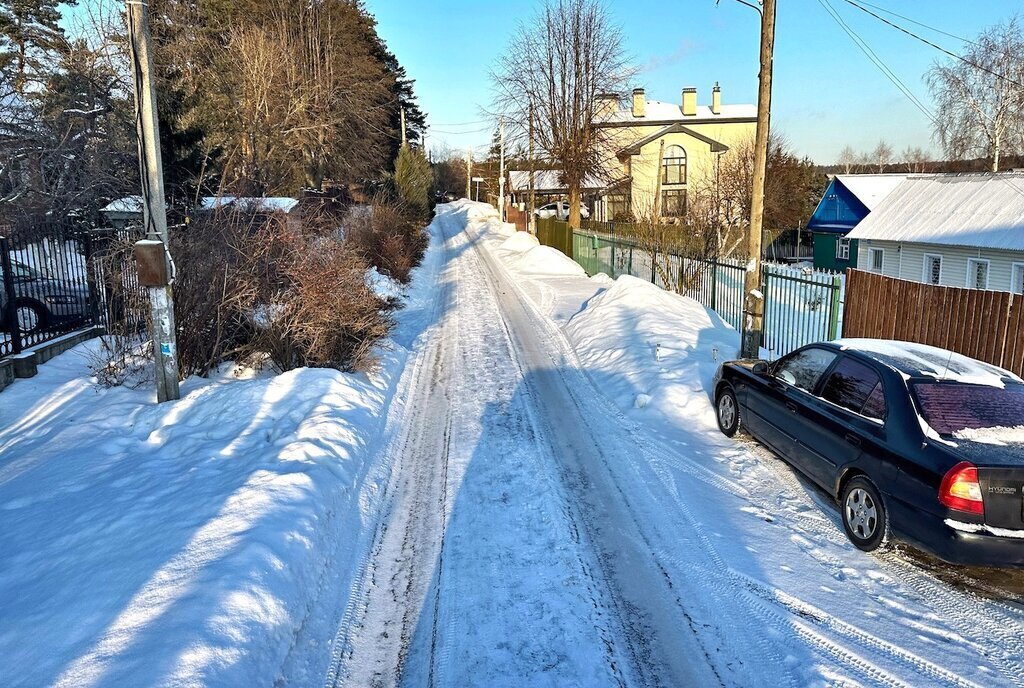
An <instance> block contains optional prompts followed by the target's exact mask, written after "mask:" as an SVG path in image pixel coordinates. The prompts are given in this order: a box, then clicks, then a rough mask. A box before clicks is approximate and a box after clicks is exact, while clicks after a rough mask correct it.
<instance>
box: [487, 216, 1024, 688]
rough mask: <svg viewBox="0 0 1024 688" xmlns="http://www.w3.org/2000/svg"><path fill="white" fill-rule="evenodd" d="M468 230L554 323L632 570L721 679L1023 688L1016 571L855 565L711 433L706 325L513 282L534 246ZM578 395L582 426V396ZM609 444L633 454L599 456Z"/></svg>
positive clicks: (565, 284)
mask: <svg viewBox="0 0 1024 688" xmlns="http://www.w3.org/2000/svg"><path fill="white" fill-rule="evenodd" d="M468 232H469V233H470V234H471V235H475V236H478V237H480V243H481V244H482V245H484V246H486V247H487V250H488V251H489V252H491V253H492V254H494V255H496V256H498V257H500V259H501V260H502V262H503V263H504V267H505V269H506V270H507V272H508V274H509V276H510V277H511V280H510V283H514V285H515V286H514V287H512V288H514V289H515V290H516V291H518V292H519V293H521V294H523V295H524V296H526V297H528V299H529V301H530V303H529V305H530V306H532V307H533V308H534V309H535V310H536V311H537V312H538V313H539V314H540V315H542V316H546V317H547V318H548V319H549V322H551V323H552V324H553V325H555V326H556V327H557V329H558V330H559V334H560V336H561V338H562V339H563V341H564V344H565V345H566V346H565V349H567V350H568V351H567V352H566V354H565V363H564V367H565V368H566V369H572V368H576V367H578V368H579V369H580V370H581V371H582V372H583V374H584V376H585V377H586V378H588V382H589V383H591V384H592V385H593V388H596V389H597V390H599V391H600V392H602V393H603V394H602V395H601V396H603V397H605V398H606V399H607V400H610V401H611V402H612V405H613V406H612V408H607V407H606V408H605V411H604V415H603V418H604V419H605V421H603V422H601V423H597V424H593V425H591V427H590V429H591V431H592V432H593V433H594V434H595V435H596V436H597V443H598V444H599V445H600V446H601V447H602V449H603V450H604V451H605V452H606V454H607V459H608V461H607V463H606V466H607V467H608V470H609V471H610V473H611V474H612V475H613V476H614V479H615V481H616V483H617V484H618V485H620V486H621V489H622V490H623V492H624V493H625V494H626V495H628V497H627V499H628V500H629V501H631V502H632V508H633V509H635V511H636V513H640V514H644V515H645V516H648V517H649V520H644V519H641V523H642V524H643V525H642V527H641V529H642V530H644V536H645V538H646V539H647V542H648V543H649V544H650V549H651V558H650V560H649V561H647V562H638V563H637V564H638V565H641V566H642V565H647V566H657V567H660V568H661V569H662V571H663V572H664V574H665V575H666V576H668V577H670V578H671V580H672V583H673V586H674V588H675V589H677V590H680V591H681V593H680V594H681V595H683V596H684V602H683V604H682V606H681V609H680V611H681V612H684V613H683V614H680V618H679V619H678V622H679V623H680V624H684V623H688V624H690V625H692V626H693V627H695V628H696V629H697V635H698V637H701V638H703V641H704V643H705V647H707V648H712V649H709V651H708V653H707V659H708V661H709V664H710V665H711V666H712V667H713V668H714V671H715V673H716V675H717V676H718V677H719V678H720V679H721V681H722V683H724V684H727V685H734V684H739V685H774V684H787V685H807V684H815V683H820V684H860V685H865V684H866V685H984V686H992V685H1019V684H1021V683H1024V673H1022V670H1024V613H1022V609H1021V606H1020V604H1019V603H1018V602H1017V601H1016V598H1019V597H1020V590H1021V576H1020V574H1017V573H1012V572H1000V573H998V574H995V575H992V574H989V573H988V572H984V571H976V570H956V569H951V568H949V567H945V566H942V565H938V564H936V563H935V562H932V561H929V560H927V559H924V560H918V559H917V557H916V555H911V554H909V553H907V552H900V551H898V552H896V553H893V554H889V555H885V556H883V557H874V556H871V555H868V554H864V553H862V552H860V551H858V550H856V549H855V548H854V547H853V546H852V545H850V544H849V542H848V541H847V540H846V537H845V535H844V534H843V532H842V529H841V526H840V523H839V517H838V514H837V512H836V510H835V509H834V507H833V506H832V505H831V504H830V503H829V500H828V498H827V496H825V495H823V494H822V493H820V492H819V491H817V490H816V489H814V488H812V487H811V486H809V485H808V484H807V483H805V482H803V481H802V480H800V479H798V478H796V477H795V475H794V474H793V472H792V471H791V470H790V469H789V468H788V467H786V466H785V465H784V464H783V463H782V462H781V461H779V460H777V459H776V458H774V457H773V456H772V455H770V454H769V453H768V452H766V451H764V450H763V449H761V448H759V447H757V446H756V445H753V444H752V443H750V442H744V441H733V440H729V439H727V438H725V437H724V436H722V435H721V434H720V433H719V432H718V430H717V427H716V426H715V422H714V416H713V412H712V409H711V405H710V403H709V400H708V389H709V383H710V380H711V376H712V375H713V373H714V370H715V367H716V366H717V362H718V361H720V360H721V359H723V358H728V357H730V356H732V355H733V354H734V353H735V350H736V348H737V346H738V336H737V333H736V332H735V331H733V330H732V329H731V328H729V327H728V326H727V325H724V324H723V323H722V322H721V321H720V319H719V318H718V317H717V316H716V315H714V314H713V313H709V312H708V311H707V310H706V309H704V308H703V307H701V306H700V305H699V304H697V303H696V302H694V301H692V300H689V299H685V298H682V297H679V296H676V295H673V294H669V293H666V292H664V291H662V290H660V289H658V288H657V287H655V286H653V285H651V284H649V283H647V282H645V281H642V280H636V279H633V278H629V277H623V278H620V279H618V280H617V281H615V282H614V283H612V284H609V283H608V280H606V279H602V278H598V279H590V280H588V279H585V278H580V277H578V276H577V275H575V274H574V271H573V270H571V269H567V270H565V271H564V273H562V274H557V270H555V269H554V265H552V269H550V270H548V271H547V272H548V274H546V275H545V274H542V273H544V272H545V271H544V270H537V269H535V270H533V271H532V272H531V273H530V274H525V273H523V272H521V271H519V270H518V269H517V265H519V264H522V263H524V262H530V258H529V253H532V252H534V251H537V250H538V249H536V248H530V247H529V240H527V239H524V238H519V237H517V238H515V239H512V240H510V239H509V236H510V232H511V228H510V227H508V226H502V225H501V224H500V223H498V222H497V221H496V219H491V220H487V221H483V222H479V221H478V222H470V223H469V229H468ZM524 249H525V250H526V252H527V255H526V256H524V255H522V254H523V250H524ZM574 305H575V306H578V307H577V308H576V311H574V310H573V306H574ZM557 340H558V337H557V336H554V337H553V339H552V343H553V344H556V345H557V344H559V342H558V341H557ZM565 377H566V378H568V379H570V380H571V379H573V378H572V375H571V373H568V372H567V373H566V374H565ZM570 384H573V383H572V382H570ZM579 399H580V400H581V406H582V407H583V408H587V406H588V404H587V402H593V403H591V404H589V406H590V409H592V414H591V415H597V414H599V413H600V410H599V409H600V408H601V404H600V401H601V400H600V399H597V398H596V397H594V396H593V395H591V396H588V395H587V393H586V392H585V391H581V392H580V394H579ZM623 435H625V436H627V437H631V438H632V439H633V440H634V443H635V446H634V448H633V449H632V450H629V449H626V450H624V451H622V452H621V453H619V452H615V451H614V447H615V446H616V441H615V440H616V438H617V437H621V436H623Z"/></svg>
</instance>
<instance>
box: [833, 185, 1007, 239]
mask: <svg viewBox="0 0 1024 688" xmlns="http://www.w3.org/2000/svg"><path fill="white" fill-rule="evenodd" d="M848 236H849V238H850V239H883V240H886V241H906V242H915V243H921V244H940V245H947V246H969V247H972V248H989V249H1004V250H1009V251H1024V174H1012V173H1003V174H963V175H959V174H936V175H914V176H909V177H907V178H906V179H905V180H903V181H902V182H901V183H900V184H899V186H897V187H896V188H895V189H894V190H893V191H892V192H891V193H889V194H888V195H887V196H886V197H885V198H884V199H883V200H882V202H881V203H880V204H879V205H878V207H877V208H876V209H874V210H873V211H872V213H871V214H870V215H868V216H867V217H866V218H864V219H863V220H862V221H861V222H860V224H859V225H857V227H856V228H855V229H854V230H853V231H852V232H850V234H849V235H848Z"/></svg>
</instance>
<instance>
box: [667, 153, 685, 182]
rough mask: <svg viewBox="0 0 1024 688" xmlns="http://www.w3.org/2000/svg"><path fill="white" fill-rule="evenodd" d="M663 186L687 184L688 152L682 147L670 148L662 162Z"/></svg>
mask: <svg viewBox="0 0 1024 688" xmlns="http://www.w3.org/2000/svg"><path fill="white" fill-rule="evenodd" d="M661 183H662V184H685V183H686V151H685V150H683V147H682V146H669V147H668V148H666V149H665V157H664V158H663V159H662V161H661Z"/></svg>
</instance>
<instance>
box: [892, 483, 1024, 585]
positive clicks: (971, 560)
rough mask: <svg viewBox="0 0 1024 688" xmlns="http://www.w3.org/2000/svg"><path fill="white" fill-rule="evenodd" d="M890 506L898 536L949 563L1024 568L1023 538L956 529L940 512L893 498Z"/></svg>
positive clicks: (893, 524) (894, 528)
mask: <svg viewBox="0 0 1024 688" xmlns="http://www.w3.org/2000/svg"><path fill="white" fill-rule="evenodd" d="M888 506H889V512H890V519H891V523H892V526H893V530H894V531H895V534H896V536H897V537H898V538H900V539H903V540H906V541H908V542H910V543H911V544H913V545H916V546H917V547H919V548H921V549H923V550H925V551H926V552H928V553H930V554H932V555H934V556H936V557H938V558H939V559H941V560H943V561H945V562H947V563H950V564H961V565H968V566H998V567H1013V568H1024V538H1014V537H1002V536H998V535H991V534H989V533H985V532H979V533H968V532H964V531H962V530H957V529H954V528H951V527H950V526H948V525H946V523H945V522H944V521H943V520H942V519H941V518H940V517H938V516H934V515H932V514H925V513H922V512H921V511H920V510H918V509H915V508H913V507H911V506H910V505H907V504H906V503H904V502H900V501H896V500H893V499H891V498H890V499H889V500H888Z"/></svg>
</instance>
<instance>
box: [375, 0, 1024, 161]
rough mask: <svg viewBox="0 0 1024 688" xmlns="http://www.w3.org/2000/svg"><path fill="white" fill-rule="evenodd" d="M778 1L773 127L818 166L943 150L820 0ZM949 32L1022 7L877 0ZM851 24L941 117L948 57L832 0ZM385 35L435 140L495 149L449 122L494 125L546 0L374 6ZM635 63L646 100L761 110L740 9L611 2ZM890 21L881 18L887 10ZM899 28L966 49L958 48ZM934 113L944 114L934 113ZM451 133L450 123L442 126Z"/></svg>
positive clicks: (753, 35) (686, 2)
mask: <svg viewBox="0 0 1024 688" xmlns="http://www.w3.org/2000/svg"><path fill="white" fill-rule="evenodd" d="M824 1H825V0H780V2H779V12H778V28H777V36H776V55H775V90H774V103H773V108H772V116H773V123H774V125H775V126H776V128H778V129H780V130H781V131H782V132H783V133H785V134H786V136H787V137H788V138H789V140H790V141H791V143H792V144H793V147H794V148H795V149H796V151H797V152H798V153H800V154H803V155H809V156H811V157H812V158H814V159H815V160H816V161H818V162H821V163H829V162H832V161H834V160H835V158H836V156H837V154H838V152H839V151H840V149H842V147H843V146H844V145H846V144H850V145H852V146H853V147H854V148H855V149H858V150H869V149H871V148H873V147H874V146H875V144H877V143H878V141H879V139H882V138H884V139H886V140H887V141H888V142H889V143H890V145H892V146H893V147H894V148H895V149H896V150H897V151H900V150H902V149H904V148H905V147H907V146H922V147H924V148H929V149H931V150H932V151H933V152H934V153H938V151H937V150H936V147H935V146H934V144H933V143H932V140H931V126H930V122H929V120H928V118H927V117H926V116H925V115H924V114H922V113H921V111H920V110H918V109H917V107H916V106H914V105H913V104H912V103H911V102H910V101H909V100H908V99H907V98H906V97H905V96H904V95H903V94H902V93H900V91H899V90H898V89H897V87H896V86H895V85H893V84H892V82H890V81H889V80H888V79H887V77H885V76H884V75H883V74H882V72H881V71H880V70H879V69H878V68H877V67H875V66H874V65H873V64H872V63H871V62H870V61H869V60H868V58H867V57H866V56H865V55H864V54H863V53H862V52H861V51H860V49H858V48H857V47H856V46H855V45H854V44H853V42H852V41H851V39H850V38H849V37H848V36H847V35H846V34H845V33H843V31H842V29H841V28H840V27H839V26H838V25H837V24H836V22H835V21H834V20H833V19H832V18H830V16H829V15H828V14H827V13H826V11H825V9H824V8H823V7H822V5H821V4H820V2H824ZM867 1H869V2H870V3H871V4H872V5H876V6H878V7H884V8H885V9H888V10H891V11H893V12H897V13H899V14H902V15H905V16H906V17H909V18H910V19H914V20H916V21H920V22H923V23H925V24H929V25H931V26H934V27H936V28H938V29H942V30H944V31H947V32H949V33H952V34H956V35H959V36H965V37H967V38H971V37H973V36H974V35H975V34H977V33H978V32H979V31H980V30H982V29H983V28H985V27H986V26H989V25H992V24H995V23H998V22H1000V21H1002V20H1004V19H1006V18H1008V17H1009V16H1011V15H1013V14H1014V13H1015V12H1022V11H1024V3H1022V2H1021V0H984V1H983V2H970V3H969V2H964V1H963V0H928V1H926V2H923V1H920V0H917V1H915V2H907V1H902V2H901V1H898V0H867ZM829 2H831V4H832V6H833V7H834V8H835V9H836V10H837V11H838V12H839V14H840V15H841V16H842V17H843V18H844V19H845V20H846V22H847V23H848V24H849V26H850V27H851V28H852V29H853V30H855V31H856V32H857V33H858V34H860V35H861V36H862V37H863V38H864V40H865V41H866V42H867V44H868V45H869V46H870V47H871V48H872V49H873V50H874V51H875V52H876V53H877V55H878V56H879V57H880V58H881V59H882V60H883V61H884V62H885V63H886V64H888V66H889V67H890V68H891V69H892V70H893V71H894V72H895V73H896V75H897V76H898V77H899V78H900V79H901V80H902V81H903V82H904V83H905V84H906V85H907V86H908V87H909V88H910V90H911V91H912V92H914V93H915V94H916V95H917V96H918V98H920V99H921V100H922V101H924V103H925V104H926V105H927V106H928V107H929V109H931V108H932V103H931V98H930V97H929V95H928V90H927V88H926V86H925V84H924V82H923V80H922V77H923V75H924V73H925V71H926V70H927V69H928V67H929V66H930V65H931V63H932V61H934V60H935V59H937V58H939V57H941V54H940V53H938V52H937V51H936V50H934V49H933V48H930V47H928V46H926V45H924V44H922V43H919V42H917V41H915V40H913V39H912V38H910V37H908V36H905V35H903V34H901V33H899V32H897V31H895V30H894V29H892V28H890V27H888V26H885V25H884V24H882V23H880V22H878V21H877V20H876V19H873V18H872V17H870V16H868V15H866V14H863V13H862V12H860V11H859V10H857V9H856V8H854V7H852V6H850V5H849V4H847V3H846V2H845V1H844V0H829ZM367 6H368V8H369V10H370V11H371V12H373V14H374V15H375V16H376V17H377V20H378V22H379V25H378V30H379V31H380V33H381V35H382V36H383V37H384V38H385V40H387V42H388V44H389V46H390V48H391V49H392V51H394V52H395V54H396V55H398V58H399V60H401V62H402V64H403V65H405V67H406V69H407V70H408V72H409V75H410V76H411V77H412V78H414V79H416V82H417V83H416V89H417V94H418V96H419V100H420V103H421V106H422V107H423V109H424V110H425V111H426V112H427V114H428V118H429V119H428V123H429V124H431V125H432V126H434V128H435V131H434V132H431V133H430V134H428V136H429V140H428V144H429V145H430V146H431V147H434V146H435V145H444V144H447V145H449V146H450V147H452V148H466V147H467V146H484V145H485V144H486V143H487V141H488V140H489V137H490V134H489V131H482V132H474V133H468V134H463V135H452V134H445V133H441V132H445V131H460V132H461V131H467V130H473V129H479V128H481V127H482V126H486V125H480V124H476V125H464V126H451V125H452V124H454V123H459V124H461V123H463V122H472V121H476V120H481V119H483V115H482V112H481V108H482V107H484V106H486V105H487V104H488V103H489V102H490V98H491V91H490V81H489V76H488V73H489V72H488V70H489V68H490V67H491V66H493V65H494V63H495V60H496V59H497V57H498V56H499V55H500V54H501V51H502V50H503V49H504V48H505V46H506V45H507V44H508V41H509V39H510V37H511V35H512V33H513V31H514V28H515V26H516V24H517V23H518V22H519V21H521V20H529V19H530V18H531V17H532V16H533V13H534V10H535V8H536V6H537V3H535V2H524V1H519V2H511V1H508V0H489V1H486V2H480V1H479V0H431V1H430V2H424V1H423V0H368V1H367ZM607 6H608V8H609V10H610V12H611V14H612V16H613V18H614V20H615V21H616V22H618V23H619V24H620V25H621V26H622V29H623V33H624V35H625V39H626V45H627V49H628V51H629V53H630V55H631V56H632V58H633V60H634V61H635V62H636V63H637V64H638V65H643V66H644V67H645V68H644V70H643V72H642V73H641V74H640V76H639V78H638V84H637V85H638V86H643V87H645V88H646V89H647V94H648V97H650V98H654V99H657V100H666V101H672V102H675V101H676V100H677V99H679V97H680V91H681V89H682V87H684V86H696V87H697V88H698V90H699V97H700V101H701V102H705V103H706V102H707V101H708V100H709V99H710V91H711V87H712V86H713V85H714V82H716V81H718V82H721V86H722V97H723V101H724V102H734V103H735V102H750V103H752V102H755V98H756V93H757V40H758V26H759V24H758V22H759V19H758V16H757V14H755V12H754V11H753V10H752V9H750V8H747V7H744V6H742V5H741V4H739V3H738V2H737V1H736V0H721V2H720V4H719V5H718V6H717V7H716V5H715V2H714V0H675V1H673V0H608V2H607ZM880 14H881V13H880ZM896 21H897V22H899V23H901V24H904V25H906V26H907V27H908V28H911V29H913V30H914V31H915V32H919V33H920V34H921V35H923V36H925V37H927V38H929V39H933V40H934V42H937V43H939V44H940V45H942V46H944V47H946V48H948V49H950V50H953V51H954V52H957V51H959V49H960V48H961V47H962V44H961V43H960V42H959V41H957V40H956V39H953V38H949V37H946V36H942V35H941V34H935V33H932V32H929V31H927V30H925V29H922V28H920V27H916V26H914V25H912V24H908V23H907V22H905V21H903V20H899V19H897V20H896ZM936 114H937V113H936ZM441 125H448V126H441Z"/></svg>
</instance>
